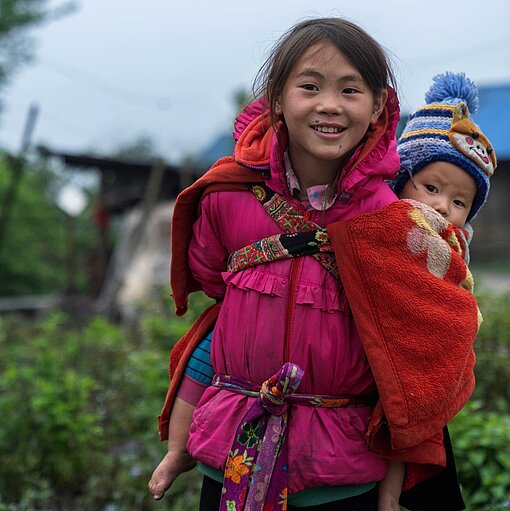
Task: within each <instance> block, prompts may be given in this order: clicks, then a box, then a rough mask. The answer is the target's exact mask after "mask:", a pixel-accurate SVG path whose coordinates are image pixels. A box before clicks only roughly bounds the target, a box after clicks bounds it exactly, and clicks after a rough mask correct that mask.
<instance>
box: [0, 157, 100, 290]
mask: <svg viewBox="0 0 510 511" xmlns="http://www.w3.org/2000/svg"><path fill="white" fill-rule="evenodd" d="M0 156H1V155H0ZM10 179H11V173H10V170H9V168H8V166H7V162H6V160H5V159H2V158H1V157H0V200H1V199H3V198H4V196H5V191H6V189H7V187H8V185H9V180H10ZM60 179H61V178H59V176H57V175H56V174H55V173H54V172H53V171H51V170H50V169H49V168H46V167H44V166H43V165H34V164H33V165H30V166H27V168H26V169H25V171H24V174H23V176H22V179H21V182H20V184H19V187H18V191H17V194H16V201H15V202H14V205H13V209H12V211H11V213H10V216H9V222H8V224H7V230H6V236H5V238H4V243H3V246H1V247H0V282H1V283H2V286H1V290H0V294H1V295H3V296H19V295H37V294H50V293H55V292H59V291H62V290H64V288H65V287H66V286H67V284H68V282H69V280H70V279H69V275H70V273H69V269H70V268H71V266H70V265H69V262H68V256H69V254H70V251H71V248H70V247H71V245H70V234H71V232H72V233H74V235H73V238H72V239H73V243H74V249H73V252H74V254H75V256H74V262H73V265H72V267H73V268H74V271H73V279H72V280H73V281H74V283H75V284H76V287H77V288H78V289H81V290H82V291H83V290H84V289H85V288H86V276H85V264H84V260H83V259H84V255H85V254H86V250H87V247H91V246H92V245H93V244H94V243H95V232H94V226H93V224H92V220H91V218H90V211H89V210H86V211H85V212H84V213H83V214H82V216H81V217H79V218H77V219H75V220H74V224H73V225H70V223H69V218H68V217H66V215H65V214H64V213H63V212H62V211H60V210H59V209H58V207H57V206H56V205H55V202H54V200H53V198H52V193H53V190H54V189H55V188H56V187H58V185H59V184H60ZM71 227H72V231H71V230H70V229H71Z"/></svg>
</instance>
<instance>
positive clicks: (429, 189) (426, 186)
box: [424, 185, 438, 193]
mask: <svg viewBox="0 0 510 511" xmlns="http://www.w3.org/2000/svg"><path fill="white" fill-rule="evenodd" d="M424 186H425V188H426V189H427V191H429V192H430V193H437V192H438V190H437V188H436V187H435V186H434V185H424Z"/></svg>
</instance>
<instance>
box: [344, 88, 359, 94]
mask: <svg viewBox="0 0 510 511" xmlns="http://www.w3.org/2000/svg"><path fill="white" fill-rule="evenodd" d="M342 92H343V93H344V94H356V93H357V92H359V91H358V89H354V88H353V87H346V88H345V89H343V90H342Z"/></svg>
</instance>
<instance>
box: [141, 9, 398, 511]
mask: <svg viewBox="0 0 510 511" xmlns="http://www.w3.org/2000/svg"><path fill="white" fill-rule="evenodd" d="M259 78H260V79H261V82H262V86H261V91H262V94H261V100H259V101H257V102H255V103H254V104H252V105H250V106H249V107H248V108H247V109H246V110H245V111H244V112H243V113H242V114H240V115H239V116H238V118H237V120H236V124H235V132H234V137H235V139H236V141H237V142H236V147H235V151H234V155H233V158H224V159H222V160H220V161H219V162H218V163H217V164H216V165H215V166H213V168H212V169H211V170H210V171H209V172H208V173H206V174H205V175H204V176H203V177H202V178H201V179H200V180H198V181H197V182H196V183H195V184H194V185H192V186H191V187H190V188H189V189H187V190H185V191H184V192H183V193H182V194H181V196H180V197H179V199H178V201H177V203H176V207H175V210H174V217H173V231H172V270H171V283H172V291H173V297H174V300H175V302H176V306H177V313H178V314H183V313H184V312H185V311H186V297H187V295H188V293H189V292H191V291H195V290H197V289H202V290H203V291H205V293H206V294H207V295H209V296H210V297H212V298H214V299H216V300H217V302H218V303H217V305H215V306H213V307H212V308H210V309H208V310H207V311H205V312H204V314H203V315H202V316H201V318H200V319H199V320H198V321H197V323H196V324H195V325H194V327H193V328H192V330H191V331H190V333H189V334H188V335H187V336H186V339H185V341H186V342H188V341H189V342H188V344H187V345H183V344H182V343H180V344H179V345H178V347H176V348H175V349H174V352H173V355H175V354H176V353H177V352H178V353H177V355H176V356H177V357H178V356H180V355H183V357H182V359H181V362H180V363H179V364H178V365H176V364H175V363H174V361H175V360H174V361H171V366H172V367H171V369H172V371H173V377H172V385H173V387H172V386H171V390H170V391H169V394H168V398H167V402H166V404H165V407H164V410H163V413H162V415H161V417H160V432H161V437H162V439H166V438H169V443H168V453H167V455H166V456H165V458H164V459H163V460H162V462H161V463H160V465H159V466H158V467H157V468H156V470H155V471H154V474H153V476H152V479H151V481H150V483H149V488H150V491H151V493H152V494H153V495H154V497H155V498H156V499H159V498H161V497H162V496H163V494H164V492H165V490H166V489H167V488H168V487H169V486H170V484H171V483H172V482H173V481H174V479H175V477H177V475H178V474H179V473H181V472H183V471H185V470H188V469H190V468H191V467H192V466H193V465H194V463H195V460H197V461H198V462H199V466H200V469H201V470H202V472H203V473H204V474H205V476H204V484H203V488H202V497H201V505H200V509H201V511H205V510H217V509H222V510H240V509H246V510H248V509H250V510H251V511H254V510H255V509H260V510H263V509H264V510H269V509H270V510H284V509H294V508H298V509H302V510H304V509H309V510H328V509H335V510H343V509H346V510H347V509H349V510H376V509H379V511H386V510H398V509H399V506H398V499H399V495H400V491H401V488H402V480H403V475H404V474H403V465H402V464H401V463H397V462H390V463H388V461H387V460H386V459H384V458H383V457H381V456H379V455H377V454H375V453H374V452H372V451H371V450H370V449H369V448H368V446H367V443H366V441H365V433H366V431H367V427H368V422H369V417H370V413H371V410H372V407H373V404H374V400H375V399H376V397H377V389H376V385H375V381H374V377H373V375H372V372H371V369H370V366H369V363H368V361H367V357H366V355H365V352H364V349H363V346H362V344H361V341H360V337H359V335H358V332H357V329H356V325H355V323H354V320H353V317H352V314H351V311H350V307H349V304H348V302H347V299H346V296H345V293H344V290H343V288H342V284H341V282H340V281H339V278H338V269H337V267H336V261H335V258H334V256H333V255H332V252H331V248H330V247H328V246H327V234H325V233H326V230H325V229H324V227H325V226H327V225H329V224H332V223H333V222H338V221H344V220H348V219H350V218H353V217H355V216H357V215H360V214H362V213H367V212H370V211H374V210H377V209H379V208H381V207H383V206H385V205H387V204H389V203H392V202H393V201H395V200H396V196H395V195H394V193H393V192H392V191H391V190H390V188H389V187H388V186H387V184H386V183H385V180H386V179H390V178H392V177H394V175H395V173H396V172H397V170H398V168H399V158H398V155H397V152H396V148H395V146H396V142H395V129H396V125H397V123H398V119H399V112H398V101H397V99H396V94H395V92H394V90H393V89H392V87H391V84H394V79H393V74H392V72H391V68H390V65H389V63H388V60H387V57H386V55H385V53H384V51H383V50H382V49H381V47H380V46H379V44H378V43H377V42H376V41H374V40H373V39H372V38H371V37H370V36H369V35H368V34H367V33H366V32H364V31H363V30H362V29H361V28H359V27H358V26H357V25H355V24H353V23H351V22H348V21H346V20H343V19H337V18H326V19H312V20H307V21H304V22H301V23H299V24H298V25H296V26H295V27H293V28H292V29H291V30H290V31H289V32H288V33H287V34H285V35H284V37H283V38H282V39H281V40H280V41H279V42H278V44H277V45H276V47H275V49H274V50H273V52H272V54H271V55H270V57H269V59H268V60H267V62H266V63H265V65H264V67H263V68H262V71H261V73H260V75H259ZM197 207H198V208H199V209H198V211H199V212H198V214H197V213H196V211H197ZM191 225H192V229H191ZM188 226H190V227H189V228H188ZM282 233H285V234H286V236H285V237H282V238H280V237H279V235H280V234H282ZM287 235H288V236H287ZM307 236H308V237H307ZM284 238H285V239H284ZM304 254H306V255H305V256H304V257H296V256H301V255H304ZM213 325H214V334H213V337H212V343H211V361H212V367H213V368H214V373H215V376H214V379H213V384H212V385H209V386H207V384H205V385H200V383H198V382H197V379H193V378H190V377H189V376H184V378H182V383H181V377H182V374H183V365H185V362H184V363H183V362H182V360H187V357H188V356H189V353H191V352H192V351H193V349H194V347H195V346H196V345H197V344H198V341H200V339H203V337H204V336H205V333H206V332H207V331H209V330H210V329H211V328H212V326H213ZM174 358H175V357H174ZM188 372H189V371H188ZM206 381H207V380H206ZM204 383H205V382H204ZM179 384H180V387H179V393H178V396H177V398H175V391H176V388H177V386H178V385H179ZM204 388H205V392H204ZM188 453H189V454H188ZM388 467H389V468H388ZM378 482H381V483H380V484H377V483H378Z"/></svg>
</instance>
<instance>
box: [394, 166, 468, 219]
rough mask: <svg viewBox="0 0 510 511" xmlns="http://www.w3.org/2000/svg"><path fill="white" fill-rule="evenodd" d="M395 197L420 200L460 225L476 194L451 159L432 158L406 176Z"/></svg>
mask: <svg viewBox="0 0 510 511" xmlns="http://www.w3.org/2000/svg"><path fill="white" fill-rule="evenodd" d="M399 197H400V198H401V199H414V200H417V201H420V202H423V203H425V204H427V205H428V206H430V207H432V208H434V209H435V210H436V211H437V212H438V213H440V214H441V215H442V216H443V217H444V218H445V219H446V220H448V222H450V223H452V224H453V225H456V226H457V227H463V226H464V224H465V223H466V220H467V217H468V215H469V212H470V211H471V206H472V205H473V201H474V200H475V197H476V184H475V180H474V179H473V178H472V177H471V176H470V175H469V174H468V173H467V172H466V171H465V170H463V169H461V168H460V167H457V166H456V165H453V163H448V162H445V161H435V162H433V163H429V164H428V165H426V166H425V167H423V168H422V169H421V170H420V171H418V173H417V174H415V175H414V176H413V178H412V179H409V181H407V183H406V184H405V186H404V188H403V189H402V191H401V192H400V194H399Z"/></svg>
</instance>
